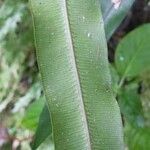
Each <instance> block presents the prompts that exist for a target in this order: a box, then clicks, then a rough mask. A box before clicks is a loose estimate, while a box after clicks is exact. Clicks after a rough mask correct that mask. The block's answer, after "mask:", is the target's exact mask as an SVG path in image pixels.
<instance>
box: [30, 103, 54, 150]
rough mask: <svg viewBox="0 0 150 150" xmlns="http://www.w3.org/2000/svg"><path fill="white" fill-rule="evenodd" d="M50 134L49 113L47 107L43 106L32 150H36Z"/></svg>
mask: <svg viewBox="0 0 150 150" xmlns="http://www.w3.org/2000/svg"><path fill="white" fill-rule="evenodd" d="M51 134H52V126H51V120H50V113H49V110H48V107H47V105H45V106H44V108H43V110H42V113H41V114H40V119H39V123H38V127H37V130H36V133H35V137H34V141H33V144H32V145H33V146H32V150H36V149H37V148H38V147H39V145H40V144H41V143H42V142H44V141H45V140H46V139H47V138H48V137H49V135H51Z"/></svg>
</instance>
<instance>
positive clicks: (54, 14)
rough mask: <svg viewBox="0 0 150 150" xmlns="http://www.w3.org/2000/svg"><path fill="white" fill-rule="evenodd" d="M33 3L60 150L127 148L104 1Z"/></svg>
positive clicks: (40, 60) (38, 46) (42, 68)
mask: <svg viewBox="0 0 150 150" xmlns="http://www.w3.org/2000/svg"><path fill="white" fill-rule="evenodd" d="M30 2H31V10H32V15H33V20H34V30H35V40H36V49H37V57H38V64H39V68H40V72H41V75H42V81H43V85H44V91H45V95H46V99H47V101H48V105H49V108H50V111H51V117H52V123H53V134H54V142H55V149H56V150H62V149H64V150H65V149H68V150H69V149H71V150H77V149H78V150H99V149H102V150H107V149H111V150H121V149H123V139H122V125H121V118H120V111H119V108H118V104H117V102H116V100H115V99H114V97H113V92H112V89H111V79H110V73H109V66H108V60H107V46H106V39H105V34H104V24H103V21H102V16H101V12H100V7H99V1H98V0H94V1H93V0H82V1H81V0H80V1H76V0H67V1H66V0H55V1H53V0H30Z"/></svg>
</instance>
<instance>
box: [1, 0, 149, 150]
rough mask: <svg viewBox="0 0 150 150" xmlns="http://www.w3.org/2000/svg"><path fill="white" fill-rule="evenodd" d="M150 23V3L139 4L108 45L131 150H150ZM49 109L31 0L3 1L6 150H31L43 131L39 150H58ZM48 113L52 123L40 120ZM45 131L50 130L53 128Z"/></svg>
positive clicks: (3, 134)
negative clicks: (40, 72)
mask: <svg viewBox="0 0 150 150" xmlns="http://www.w3.org/2000/svg"><path fill="white" fill-rule="evenodd" d="M145 23H150V2H149V1H148V0H145V1H144V0H136V1H135V3H134V5H133V7H132V9H131V11H129V12H128V14H127V16H126V17H125V19H124V20H123V22H122V24H121V25H120V26H119V28H118V29H117V30H116V32H115V33H114V34H113V36H112V37H111V38H110V40H109V41H108V48H109V61H110V69H111V74H112V83H113V84H112V85H113V89H114V94H115V95H116V96H117V100H118V103H119V105H120V108H121V112H122V120H123V124H124V133H125V142H126V148H127V149H129V150H149V149H150V142H149V139H150V43H149V37H150V24H145ZM143 24H145V25H143ZM140 25H142V26H141V27H140V28H137V27H138V26H140ZM128 33H129V34H128ZM120 41H121V42H120ZM141 41H142V42H141ZM137 49H138V50H137ZM135 53H136V55H135ZM133 54H134V55H133ZM44 105H45V98H44V95H43V92H42V87H41V84H40V75H39V72H38V67H37V63H36V57H35V47H34V40H33V29H32V20H31V15H30V11H29V5H28V1H27V0H0V149H1V150H11V149H12V150H19V149H20V150H30V149H31V145H32V143H33V139H34V138H33V137H34V136H35V135H36V136H35V137H37V136H38V135H39V134H40V133H39V132H41V134H42V133H43V135H42V136H43V139H36V140H35V141H34V142H35V143H34V144H35V145H36V147H38V146H39V145H40V144H41V143H42V142H43V141H45V142H44V144H42V145H41V146H40V147H39V148H38V149H39V150H40V149H44V150H46V149H48V150H52V149H53V144H52V141H51V140H50V139H51V135H50V134H44V131H43V130H42V128H43V124H44V123H43V122H45V120H46V121H47V119H49V118H47V117H46V116H45V112H46V110H45V109H44V110H43V107H44ZM42 110H43V111H42ZM41 112H42V115H40V114H41ZM43 115H44V116H45V118H46V119H45V120H44V118H43V120H41V119H40V122H39V117H40V118H41V116H43ZM38 122H39V126H38ZM49 123H50V122H49ZM37 127H38V130H37V132H36V129H37ZM44 128H45V132H46V133H48V132H47V131H50V129H49V128H50V125H47V126H44ZM35 132H36V134H35ZM50 132H51V131H50ZM50 142H51V144H50ZM47 144H48V145H49V144H50V145H51V146H52V147H47Z"/></svg>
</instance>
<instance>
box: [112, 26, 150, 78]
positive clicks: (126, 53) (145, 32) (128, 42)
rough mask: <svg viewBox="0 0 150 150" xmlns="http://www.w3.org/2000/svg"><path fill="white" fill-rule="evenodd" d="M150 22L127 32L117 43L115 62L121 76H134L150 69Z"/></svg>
mask: <svg viewBox="0 0 150 150" xmlns="http://www.w3.org/2000/svg"><path fill="white" fill-rule="evenodd" d="M149 37H150V24H145V25H143V26H141V27H139V28H137V29H135V30H134V31H132V32H131V33H129V34H128V35H127V36H126V37H125V38H124V39H123V40H122V41H121V42H120V43H119V45H118V47H117V51H116V55H115V63H116V67H117V70H118V72H119V73H120V75H121V76H122V78H126V77H136V76H137V75H139V74H141V73H142V72H144V71H146V70H147V69H150V44H149Z"/></svg>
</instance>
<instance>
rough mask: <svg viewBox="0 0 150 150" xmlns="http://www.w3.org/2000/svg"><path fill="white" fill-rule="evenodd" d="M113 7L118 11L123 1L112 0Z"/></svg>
mask: <svg viewBox="0 0 150 150" xmlns="http://www.w3.org/2000/svg"><path fill="white" fill-rule="evenodd" d="M111 1H112V3H113V5H114V8H115V9H118V8H119V7H120V4H121V1H122V0H111Z"/></svg>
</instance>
